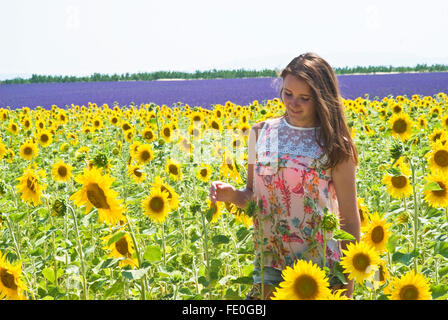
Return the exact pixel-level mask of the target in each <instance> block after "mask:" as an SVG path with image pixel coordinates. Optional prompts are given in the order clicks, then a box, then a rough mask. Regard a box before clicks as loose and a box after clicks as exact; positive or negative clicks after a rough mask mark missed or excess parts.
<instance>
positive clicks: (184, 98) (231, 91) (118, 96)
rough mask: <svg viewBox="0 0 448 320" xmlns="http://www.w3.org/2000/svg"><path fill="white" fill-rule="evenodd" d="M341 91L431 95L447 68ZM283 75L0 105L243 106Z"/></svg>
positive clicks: (0, 99)
mask: <svg viewBox="0 0 448 320" xmlns="http://www.w3.org/2000/svg"><path fill="white" fill-rule="evenodd" d="M338 79H339V85H340V88H341V94H342V96H343V97H344V98H346V99H356V98H357V97H364V95H365V94H368V95H369V97H370V99H373V98H374V97H378V98H379V99H382V98H383V97H386V96H389V95H393V96H397V95H407V96H408V97H411V96H412V95H413V94H420V95H423V96H432V95H435V94H437V93H439V92H448V72H433V73H406V74H381V75H380V74H377V75H340V76H338ZM280 85H281V79H277V78H246V79H207V80H169V81H126V82H71V83H38V84H5V85H0V107H7V106H9V107H10V108H11V109H15V108H21V107H29V108H34V107H36V106H41V107H44V108H47V109H48V108H51V106H52V105H57V106H58V107H61V108H63V107H65V106H67V105H71V104H75V105H80V106H81V105H86V106H87V105H88V103H89V102H92V103H96V104H97V105H102V104H104V103H107V104H108V105H109V106H113V105H114V103H118V104H119V105H120V106H124V105H129V104H131V103H132V102H134V103H135V104H136V105H140V104H141V103H155V104H158V105H163V104H165V105H167V106H172V105H173V104H177V103H178V102H180V103H182V104H188V105H190V106H191V107H194V106H201V107H203V108H210V107H212V105H215V104H225V103H226V101H231V102H233V103H236V104H240V105H247V104H251V103H252V101H254V100H258V101H259V102H260V103H261V102H263V101H264V100H268V99H273V98H276V97H278V96H279V88H280Z"/></svg>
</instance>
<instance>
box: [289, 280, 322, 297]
mask: <svg viewBox="0 0 448 320" xmlns="http://www.w3.org/2000/svg"><path fill="white" fill-rule="evenodd" d="M294 289H295V292H296V293H297V295H298V296H299V297H300V298H302V299H312V298H313V297H315V296H316V294H317V291H318V287H317V282H316V280H314V278H313V277H311V276H309V275H302V276H300V277H298V278H297V279H296V281H295V282H294Z"/></svg>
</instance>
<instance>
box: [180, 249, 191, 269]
mask: <svg viewBox="0 0 448 320" xmlns="http://www.w3.org/2000/svg"><path fill="white" fill-rule="evenodd" d="M180 261H181V262H182V265H184V266H185V267H190V266H191V264H192V263H193V255H192V254H191V253H189V252H184V253H182V255H181V256H180Z"/></svg>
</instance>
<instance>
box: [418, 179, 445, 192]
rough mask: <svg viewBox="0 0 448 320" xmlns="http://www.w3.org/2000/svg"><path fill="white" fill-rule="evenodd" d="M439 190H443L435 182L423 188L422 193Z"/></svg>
mask: <svg viewBox="0 0 448 320" xmlns="http://www.w3.org/2000/svg"><path fill="white" fill-rule="evenodd" d="M440 190H443V189H442V188H440V185H439V184H438V183H437V182H435V181H431V182H430V183H428V184H427V185H426V186H425V188H423V191H440Z"/></svg>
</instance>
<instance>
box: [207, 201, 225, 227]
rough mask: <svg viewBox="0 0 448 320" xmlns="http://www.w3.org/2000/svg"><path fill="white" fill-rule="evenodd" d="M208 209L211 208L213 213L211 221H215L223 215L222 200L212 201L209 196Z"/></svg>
mask: <svg viewBox="0 0 448 320" xmlns="http://www.w3.org/2000/svg"><path fill="white" fill-rule="evenodd" d="M207 210H211V211H212V213H213V216H212V219H211V221H210V223H215V222H216V221H218V219H219V217H221V215H222V202H219V201H217V202H211V201H210V199H208V198H207Z"/></svg>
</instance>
